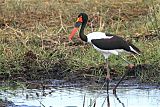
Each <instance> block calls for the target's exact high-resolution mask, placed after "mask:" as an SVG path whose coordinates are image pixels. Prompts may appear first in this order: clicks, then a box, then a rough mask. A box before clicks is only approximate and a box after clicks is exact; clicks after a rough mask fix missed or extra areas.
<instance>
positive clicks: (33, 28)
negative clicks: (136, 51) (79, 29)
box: [0, 0, 160, 83]
mask: <svg viewBox="0 0 160 107" xmlns="http://www.w3.org/2000/svg"><path fill="white" fill-rule="evenodd" d="M81 12H85V13H87V14H88V15H89V22H88V24H87V25H88V26H87V28H86V30H85V33H86V34H87V33H90V32H93V31H102V32H108V33H112V34H116V35H119V36H121V37H123V38H125V39H126V40H127V41H130V42H132V43H133V44H135V45H136V46H137V47H139V48H140V50H141V51H142V55H141V56H138V57H137V58H135V57H133V56H132V55H126V54H124V55H123V56H124V57H125V58H127V59H128V60H130V61H131V62H133V63H134V64H135V65H138V66H139V68H138V69H135V71H136V74H135V75H136V76H137V77H138V78H139V80H140V81H141V82H149V83H160V61H159V59H160V48H159V47H160V1H159V0H1V1H0V44H1V45H0V79H1V80H17V79H26V80H35V79H45V78H59V79H62V78H64V77H65V76H67V74H68V73H70V72H78V71H79V70H84V72H83V73H86V72H88V71H89V72H90V73H91V74H92V75H98V76H99V75H103V74H102V72H103V69H101V67H102V66H104V65H105V64H104V63H105V61H104V58H103V56H101V54H99V53H97V52H96V51H95V50H94V49H93V48H92V46H90V45H88V44H85V43H83V42H82V41H80V40H79V37H78V34H77V37H75V38H74V42H75V43H74V44H72V45H70V44H69V43H68V35H69V33H70V32H71V29H72V28H73V25H74V22H75V21H76V18H77V15H78V14H79V13H81ZM109 60H110V62H111V63H110V65H111V68H112V69H115V70H116V71H117V73H118V75H121V74H122V73H123V71H124V70H125V66H126V64H125V63H124V62H123V61H122V60H121V59H118V57H117V56H112V57H111V58H110V59H109ZM85 71H86V72H85ZM48 75H49V76H48Z"/></svg>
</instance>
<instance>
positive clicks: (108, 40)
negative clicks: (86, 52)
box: [69, 13, 140, 93]
mask: <svg viewBox="0 0 160 107" xmlns="http://www.w3.org/2000/svg"><path fill="white" fill-rule="evenodd" d="M87 21H88V15H87V14H86V13H80V14H79V15H78V19H77V21H76V23H75V25H74V29H73V30H72V32H71V34H70V35H69V41H71V40H72V38H73V36H74V35H75V33H76V32H77V30H78V28H79V27H80V26H81V28H80V32H79V36H80V38H81V40H83V41H85V42H89V43H90V44H92V45H93V47H94V48H95V49H96V50H97V51H99V52H101V53H102V54H103V56H104V58H105V59H106V63H107V64H106V65H107V66H106V67H107V75H106V80H107V92H108V87H109V80H110V70H109V67H108V57H109V56H110V55H111V54H114V55H118V54H119V53H120V52H123V51H126V52H129V53H133V54H138V55H140V50H139V49H138V48H137V47H136V46H134V45H133V44H131V43H128V42H127V41H125V40H124V39H123V38H122V37H119V36H116V35H113V34H108V33H103V32H92V33H89V34H88V35H85V34H84V29H85V27H86V24H87ZM120 58H122V57H120ZM122 59H123V60H124V61H125V62H127V63H128V64H129V65H130V66H131V65H132V66H133V64H131V63H130V62H128V61H127V60H125V59H124V58H122ZM120 81H122V79H121V80H120ZM120 81H119V82H118V84H119V83H120ZM118 84H117V85H116V87H117V86H118ZM116 87H115V88H114V90H113V92H114V93H115V92H116Z"/></svg>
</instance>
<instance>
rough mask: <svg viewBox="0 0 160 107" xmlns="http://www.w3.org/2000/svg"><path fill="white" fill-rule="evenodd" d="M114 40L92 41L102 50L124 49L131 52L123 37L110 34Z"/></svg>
mask: <svg viewBox="0 0 160 107" xmlns="http://www.w3.org/2000/svg"><path fill="white" fill-rule="evenodd" d="M107 36H108V35H107ZM109 36H113V37H112V38H110V39H108V38H102V39H92V40H91V42H92V43H93V44H94V45H95V46H96V47H98V48H100V49H102V50H114V49H124V50H126V51H130V47H129V44H128V43H127V42H126V41H125V40H124V39H123V38H121V37H119V36H115V35H112V34H110V35H109Z"/></svg>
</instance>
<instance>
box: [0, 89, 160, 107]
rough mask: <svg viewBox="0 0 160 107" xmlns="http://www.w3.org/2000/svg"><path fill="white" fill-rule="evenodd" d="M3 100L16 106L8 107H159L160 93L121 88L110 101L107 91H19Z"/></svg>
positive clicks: (3, 92)
mask: <svg viewBox="0 0 160 107" xmlns="http://www.w3.org/2000/svg"><path fill="white" fill-rule="evenodd" d="M0 98H2V99H7V100H9V101H12V102H13V103H14V105H15V106H13V104H12V105H10V106H9V105H8V107H93V104H94V103H93V102H94V101H95V102H96V106H95V107H109V106H110V107H160V90H159V89H153V88H152V89H134V88H132V87H131V88H129V87H127V88H120V89H117V97H116V96H115V95H113V94H112V90H110V91H109V97H107V93H106V90H102V89H97V90H91V89H89V88H86V87H85V88H74V87H65V88H50V89H47V90H45V91H43V90H38V89H25V90H24V89H23V90H22V89H17V90H14V91H11V90H7V91H1V94H0ZM84 98H85V99H84ZM84 101H85V102H84ZM107 101H108V102H107ZM83 104H84V106H83ZM90 105H91V106H90Z"/></svg>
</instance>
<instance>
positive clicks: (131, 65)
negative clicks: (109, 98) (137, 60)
mask: <svg viewBox="0 0 160 107" xmlns="http://www.w3.org/2000/svg"><path fill="white" fill-rule="evenodd" d="M119 57H120V58H121V59H123V60H124V61H125V62H126V63H128V65H129V67H130V68H132V67H133V66H134V65H133V64H131V62H129V61H127V60H126V59H124V58H123V57H121V56H119ZM127 73H128V70H126V71H125V72H124V74H123V76H122V77H121V79H120V80H119V81H118V83H117V84H116V85H115V87H114V88H113V94H116V89H117V87H118V86H119V84H120V82H121V81H122V80H123V79H124V78H125V76H126V75H127Z"/></svg>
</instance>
